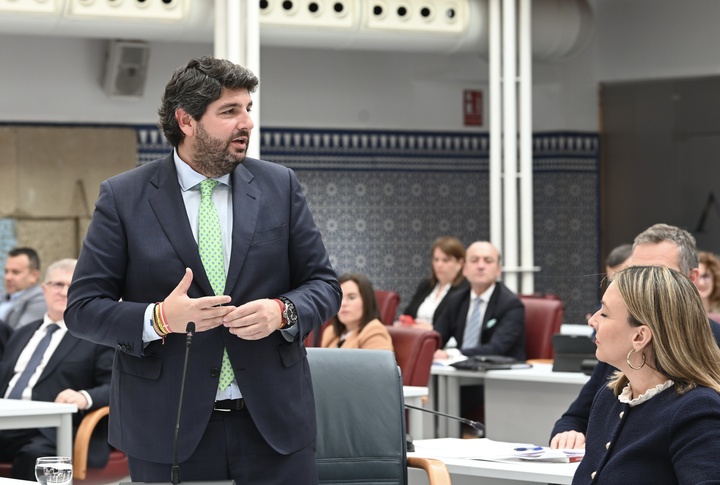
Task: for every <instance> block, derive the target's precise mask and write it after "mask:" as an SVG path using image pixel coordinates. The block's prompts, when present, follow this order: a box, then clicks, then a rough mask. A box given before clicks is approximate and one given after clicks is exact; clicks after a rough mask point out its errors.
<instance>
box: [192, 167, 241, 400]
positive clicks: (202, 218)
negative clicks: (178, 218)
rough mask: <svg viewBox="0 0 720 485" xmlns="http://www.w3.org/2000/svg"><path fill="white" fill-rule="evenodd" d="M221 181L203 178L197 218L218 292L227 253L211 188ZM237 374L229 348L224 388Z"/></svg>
mask: <svg viewBox="0 0 720 485" xmlns="http://www.w3.org/2000/svg"><path fill="white" fill-rule="evenodd" d="M217 184H218V181H217V180H211V179H206V180H203V181H202V182H200V211H199V214H198V215H199V218H198V222H199V224H198V251H199V252H200V259H201V260H202V263H203V266H204V267H205V274H207V277H208V279H209V280H210V285H211V286H212V289H213V291H214V292H215V294H216V295H222V294H223V292H224V291H225V256H224V255H223V245H222V230H221V228H220V217H219V216H218V213H217V208H216V207H215V204H213V201H212V192H213V190H214V189H215V187H217ZM234 378H235V374H234V373H233V369H232V365H230V358H229V357H228V354H227V349H224V350H223V359H222V366H221V367H220V382H219V383H218V387H219V388H220V390H221V391H224V390H225V389H227V387H228V386H229V385H230V383H231V382H232V381H233V379H234Z"/></svg>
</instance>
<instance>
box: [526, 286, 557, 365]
mask: <svg viewBox="0 0 720 485" xmlns="http://www.w3.org/2000/svg"><path fill="white" fill-rule="evenodd" d="M519 297H520V301H522V302H523V305H525V358H526V359H527V360H534V359H541V360H552V359H553V358H554V356H555V351H554V350H553V345H552V336H553V334H556V333H559V332H560V325H562V321H563V315H564V306H563V302H562V301H561V300H560V299H559V298H557V297H556V296H552V295H547V296H536V295H519Z"/></svg>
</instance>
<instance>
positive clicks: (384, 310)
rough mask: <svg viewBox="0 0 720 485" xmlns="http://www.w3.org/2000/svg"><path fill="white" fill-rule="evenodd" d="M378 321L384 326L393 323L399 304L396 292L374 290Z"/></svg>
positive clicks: (398, 295)
mask: <svg viewBox="0 0 720 485" xmlns="http://www.w3.org/2000/svg"><path fill="white" fill-rule="evenodd" d="M375 298H376V299H377V304H378V312H379V313H380V321H381V322H383V323H384V324H385V325H392V324H393V323H394V322H395V313H396V312H397V307H398V305H399V304H400V294H399V293H398V292H397V291H388V290H375Z"/></svg>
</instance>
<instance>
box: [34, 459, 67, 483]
mask: <svg viewBox="0 0 720 485" xmlns="http://www.w3.org/2000/svg"><path fill="white" fill-rule="evenodd" d="M72 476H73V466H72V458H70V457H68V456H42V457H40V458H38V459H37V461H36V462H35V478H37V481H38V483H39V484H40V485H68V484H69V483H70V482H71V481H72Z"/></svg>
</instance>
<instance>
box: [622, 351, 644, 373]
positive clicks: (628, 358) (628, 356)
mask: <svg viewBox="0 0 720 485" xmlns="http://www.w3.org/2000/svg"><path fill="white" fill-rule="evenodd" d="M633 352H635V349H631V350H630V352H628V355H627V359H625V360H626V362H627V365H629V366H630V368H631V369H632V370H640V369H642V368H643V367H645V352H643V353H642V354H640V355H642V364H640V367H633V365H632V363H631V362H630V356H631V355H632V354H633Z"/></svg>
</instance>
